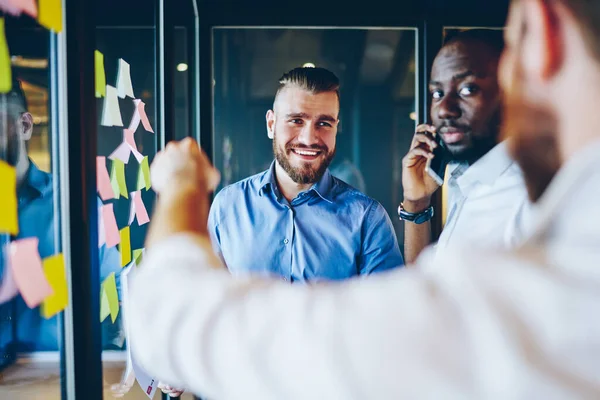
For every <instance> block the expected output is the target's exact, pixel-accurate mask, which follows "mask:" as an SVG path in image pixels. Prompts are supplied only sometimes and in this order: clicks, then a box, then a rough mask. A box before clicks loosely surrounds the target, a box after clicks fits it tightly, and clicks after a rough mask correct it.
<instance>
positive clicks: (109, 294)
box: [100, 272, 119, 323]
mask: <svg viewBox="0 0 600 400" xmlns="http://www.w3.org/2000/svg"><path fill="white" fill-rule="evenodd" d="M107 303H108V310H109V311H110V319H111V320H112V322H113V323H114V322H115V321H116V320H117V316H118V315H119V296H118V294H117V281H116V280H115V273H114V272H111V273H110V275H108V276H107V277H106V279H105V280H104V282H102V299H101V302H100V320H101V321H103V320H104V319H103V318H102V317H103V316H104V315H105V312H106V311H105V310H104V309H103V307H106V304H107ZM104 318H106V317H105V316H104Z"/></svg>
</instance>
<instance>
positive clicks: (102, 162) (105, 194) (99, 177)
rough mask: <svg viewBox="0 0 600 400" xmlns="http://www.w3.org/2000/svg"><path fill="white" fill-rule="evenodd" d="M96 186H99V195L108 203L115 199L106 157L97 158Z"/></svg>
mask: <svg viewBox="0 0 600 400" xmlns="http://www.w3.org/2000/svg"><path fill="white" fill-rule="evenodd" d="M96 184H97V185H98V193H99V194H100V198H102V200H104V201H106V200H109V199H114V198H115V194H114V192H113V189H112V186H111V184H110V177H109V176H108V170H107V169H106V157H96Z"/></svg>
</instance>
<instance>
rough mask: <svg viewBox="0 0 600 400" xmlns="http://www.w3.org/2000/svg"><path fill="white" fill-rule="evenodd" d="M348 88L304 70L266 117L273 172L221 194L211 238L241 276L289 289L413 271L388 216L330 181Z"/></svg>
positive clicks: (289, 77)
mask: <svg viewBox="0 0 600 400" xmlns="http://www.w3.org/2000/svg"><path fill="white" fill-rule="evenodd" d="M339 86H340V84H339V80H338V78H337V77H336V76H335V75H334V74H333V73H332V72H330V71H328V70H326V69H324V68H295V69H293V70H291V71H289V72H288V73H286V74H284V75H283V76H282V77H281V79H280V80H279V89H278V90H277V94H276V95H275V101H274V104H273V109H272V110H269V111H268V112H267V115H266V123H267V132H268V135H269V138H271V139H272V140H273V153H274V155H275V160H274V161H273V163H272V164H271V167H270V168H269V169H268V170H266V171H264V172H262V173H260V174H258V175H255V176H251V177H249V178H247V179H244V180H242V181H240V182H237V183H235V184H233V185H230V186H227V187H225V188H224V189H223V190H221V191H220V192H219V193H218V194H217V196H216V197H215V200H214V202H213V204H212V206H211V210H210V217H209V223H208V225H209V226H208V229H209V232H210V234H211V237H212V239H213V244H214V247H215V251H216V253H217V254H218V255H219V256H220V257H221V259H222V261H223V262H224V263H225V264H226V265H227V267H228V268H229V270H230V271H231V272H232V273H233V274H234V275H244V274H258V275H275V276H279V277H281V278H282V279H284V280H286V281H289V282H307V281H311V282H312V281H317V280H341V279H346V278H350V277H352V276H356V275H368V274H371V273H374V272H381V271H385V270H389V269H392V268H395V267H398V266H401V265H403V264H404V262H403V259H402V255H401V253H400V250H399V248H398V241H397V239H396V235H395V233H394V229H393V226H392V223H391V221H390V218H389V216H388V215H387V213H386V211H385V209H384V208H383V207H382V206H381V204H379V203H378V202H377V201H375V200H373V199H371V198H369V197H368V196H366V195H365V194H363V193H361V192H360V191H358V190H357V189H355V188H353V187H351V186H350V185H348V184H346V183H345V182H343V181H341V180H340V179H338V178H336V177H334V176H333V175H331V173H330V172H329V169H328V166H329V164H330V163H331V161H332V159H333V157H334V155H335V149H336V146H335V143H336V135H337V128H338V124H339V111H340V100H339Z"/></svg>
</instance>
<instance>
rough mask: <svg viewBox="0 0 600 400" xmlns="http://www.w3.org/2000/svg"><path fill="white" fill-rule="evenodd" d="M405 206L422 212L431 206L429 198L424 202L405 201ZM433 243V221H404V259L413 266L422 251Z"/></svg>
mask: <svg viewBox="0 0 600 400" xmlns="http://www.w3.org/2000/svg"><path fill="white" fill-rule="evenodd" d="M403 204H404V208H405V210H406V211H408V212H413V213H416V212H421V211H423V210H425V209H426V208H427V207H429V205H430V202H429V200H425V201H422V202H410V201H405V202H404V203H403ZM430 243H431V222H430V221H426V222H424V223H422V224H415V223H413V222H408V221H404V260H405V262H406V265H407V266H411V265H412V264H413V263H414V262H415V260H416V259H417V257H418V256H419V254H421V251H423V249H424V248H425V247H427V246H428V245H429V244H430Z"/></svg>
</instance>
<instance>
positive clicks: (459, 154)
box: [436, 111, 500, 164]
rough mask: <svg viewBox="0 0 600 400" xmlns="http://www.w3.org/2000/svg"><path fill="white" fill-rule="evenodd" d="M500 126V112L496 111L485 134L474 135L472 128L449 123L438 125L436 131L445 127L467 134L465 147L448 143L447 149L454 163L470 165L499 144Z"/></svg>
mask: <svg viewBox="0 0 600 400" xmlns="http://www.w3.org/2000/svg"><path fill="white" fill-rule="evenodd" d="M499 126H500V112H499V111H496V112H495V113H494V115H493V116H492V117H491V119H490V120H489V122H488V124H487V127H486V131H485V133H484V134H480V135H474V134H473V131H472V129H471V127H470V126H468V125H465V124H459V123H454V122H447V121H445V122H442V123H441V124H439V125H437V126H436V131H437V132H440V130H441V129H442V128H443V127H453V128H458V129H460V130H462V131H463V132H465V138H467V143H465V144H464V145H462V144H461V145H455V144H447V143H446V148H447V149H448V151H449V152H450V154H451V155H452V159H453V160H454V161H458V162H461V161H467V162H468V163H469V164H473V163H474V162H475V161H477V160H479V159H480V158H481V157H483V156H484V155H485V154H486V153H487V152H488V151H490V150H491V149H493V148H494V146H496V145H497V144H498V131H499V129H498V127H499Z"/></svg>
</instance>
